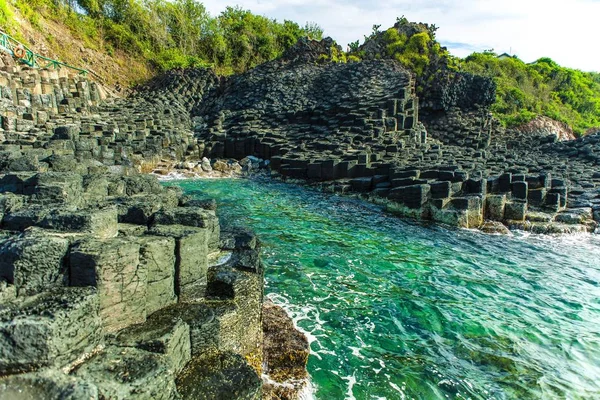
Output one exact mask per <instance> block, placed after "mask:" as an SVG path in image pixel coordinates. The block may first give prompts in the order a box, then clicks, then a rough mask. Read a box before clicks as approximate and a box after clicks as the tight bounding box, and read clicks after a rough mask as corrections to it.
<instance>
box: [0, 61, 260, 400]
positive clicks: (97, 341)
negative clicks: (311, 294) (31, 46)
mask: <svg viewBox="0 0 600 400" xmlns="http://www.w3.org/2000/svg"><path fill="white" fill-rule="evenodd" d="M0 83H3V85H2V86H1V93H2V96H3V98H2V104H1V116H2V126H3V131H2V133H1V134H0V136H2V144H1V145H0V377H1V378H0V398H2V399H31V398H47V399H109V398H110V399H150V398H152V399H179V398H186V399H195V398H197V399H216V398H223V393H227V394H229V393H235V394H236V398H240V399H241V398H244V399H255V398H260V396H261V388H262V383H261V378H260V369H261V363H262V347H263V346H262V303H263V269H262V265H261V263H260V258H259V247H260V245H259V242H258V241H257V239H256V237H255V236H254V235H253V234H252V233H251V232H248V231H245V230H239V229H221V226H220V222H219V220H218V219H217V217H216V214H215V204H214V202H211V201H203V200H200V199H197V198H192V197H189V196H185V195H183V194H182V192H181V190H178V189H177V188H165V187H163V186H162V185H160V184H159V182H158V180H157V179H156V178H155V177H153V176H150V175H142V174H139V172H140V171H143V170H144V169H148V168H150V169H151V167H152V165H153V163H155V162H156V160H160V159H163V158H168V159H172V160H181V159H185V157H186V156H189V157H192V158H193V157H196V155H197V147H196V145H195V144H194V143H195V140H194V138H193V133H192V131H191V130H190V128H191V119H190V116H189V110H188V108H186V104H185V103H184V102H181V103H177V102H172V99H171V98H170V97H169V98H167V97H164V96H162V95H161V94H160V92H159V91H156V93H154V95H153V96H144V95H139V96H138V97H136V98H135V100H134V99H130V100H122V99H102V97H101V96H100V94H101V90H100V88H99V87H98V86H96V85H95V84H94V83H91V82H89V81H88V80H87V79H85V78H83V77H79V76H68V75H63V74H62V72H61V73H59V72H57V71H39V70H31V69H27V68H23V69H21V68H19V67H17V66H14V65H8V66H5V68H4V71H3V72H0ZM148 90H149V89H148ZM182 95H184V94H182ZM195 152H196V153H195ZM206 365H209V366H211V368H205V366H206Z"/></svg>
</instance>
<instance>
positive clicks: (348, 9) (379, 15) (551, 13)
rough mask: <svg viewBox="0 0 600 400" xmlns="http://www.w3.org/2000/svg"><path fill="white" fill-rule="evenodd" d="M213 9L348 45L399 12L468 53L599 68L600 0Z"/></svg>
mask: <svg viewBox="0 0 600 400" xmlns="http://www.w3.org/2000/svg"><path fill="white" fill-rule="evenodd" d="M202 2H203V4H204V5H205V7H206V8H207V10H208V11H209V12H210V13H211V14H212V15H217V14H219V13H220V12H221V11H223V10H224V9H225V7H226V6H228V5H229V6H234V5H239V6H241V7H242V8H244V9H247V10H250V11H252V12H253V13H255V14H260V15H265V16H267V17H270V18H275V19H277V20H279V21H283V20H284V19H288V20H292V21H295V22H297V23H299V24H300V25H303V24H304V23H306V22H316V23H317V24H318V25H319V26H321V28H323V29H324V31H325V32H324V35H325V36H331V37H332V38H333V39H335V40H336V41H337V42H338V44H340V45H342V47H343V48H344V49H345V48H346V46H347V44H348V43H351V42H354V41H356V40H359V39H360V40H361V43H362V41H363V40H364V35H369V34H370V33H371V31H372V27H373V25H375V24H377V25H381V28H380V29H381V30H384V29H387V28H389V27H391V26H393V25H394V23H395V22H396V17H401V16H402V15H404V16H405V17H406V18H408V20H409V21H414V22H427V23H430V24H435V25H436V26H437V27H439V30H438V31H437V39H438V40H439V41H440V42H441V43H442V45H444V46H446V47H448V49H449V50H450V52H451V53H452V54H454V55H456V56H459V57H465V56H467V55H469V54H471V53H472V52H473V51H483V50H490V49H493V50H494V51H495V52H496V53H498V54H501V53H509V54H511V55H516V56H518V57H519V58H520V59H522V60H523V61H525V62H532V61H535V60H537V59H538V58H540V57H550V58H552V59H553V60H554V61H556V62H558V63H559V64H560V65H563V66H566V67H570V68H576V69H581V70H583V71H597V72H600V51H599V49H598V45H597V44H598V41H599V38H600V23H599V22H600V0H560V1H558V0H455V1H450V0H437V1H436V0H412V1H409V0H387V1H381V2H373V1H364V0H313V1H309V0H231V1H223V0H204V1H202Z"/></svg>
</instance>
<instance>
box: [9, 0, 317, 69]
mask: <svg viewBox="0 0 600 400" xmlns="http://www.w3.org/2000/svg"><path fill="white" fill-rule="evenodd" d="M13 3H14V6H15V7H17V8H18V9H19V11H20V12H21V14H22V15H23V16H24V17H25V18H27V19H28V20H29V21H30V22H31V24H32V25H33V26H34V27H35V26H39V23H40V20H39V19H40V16H41V17H43V18H48V19H51V20H55V21H60V22H62V23H64V24H65V25H66V26H67V27H69V28H70V30H71V32H72V33H73V35H74V36H76V37H79V38H81V39H83V41H84V43H85V44H86V46H88V47H90V48H93V49H99V50H104V51H106V52H108V54H113V53H114V52H115V51H122V52H125V53H127V54H130V55H131V56H133V57H137V58H139V59H142V60H145V61H147V62H149V63H151V64H152V65H153V66H154V67H156V68H157V69H159V70H168V69H172V68H177V67H190V66H212V67H214V69H215V71H216V72H217V73H220V74H231V73H239V72H243V71H246V70H248V69H249V68H252V67H254V66H256V65H259V64H261V63H264V62H266V61H269V60H272V59H274V58H276V57H278V56H280V55H281V54H282V53H283V52H284V51H285V50H286V49H288V48H289V47H290V46H292V45H293V44H295V43H296V41H297V40H298V39H299V38H300V37H302V36H310V37H312V38H314V39H321V36H322V30H321V28H319V27H318V26H316V25H314V24H306V25H305V26H304V27H301V26H299V25H298V24H297V23H295V22H292V21H284V22H283V23H280V22H278V21H276V20H274V19H269V18H266V17H263V16H258V15H254V14H252V13H251V12H250V11H246V10H243V9H241V8H239V7H228V8H227V9H226V10H225V11H224V12H222V13H221V14H220V15H218V16H217V17H212V16H211V15H209V13H208V12H207V11H206V9H205V7H204V6H203V5H202V4H201V3H199V2H196V1H194V0H174V1H167V0H14V2H13ZM3 21H7V22H10V21H12V15H11V13H10V8H9V7H7V4H6V0H0V22H2V26H6V27H7V28H6V29H7V30H9V33H12V34H15V33H17V32H16V31H17V27H15V26H11V25H10V23H5V22H3Z"/></svg>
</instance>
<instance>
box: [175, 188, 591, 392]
mask: <svg viewBox="0 0 600 400" xmlns="http://www.w3.org/2000/svg"><path fill="white" fill-rule="evenodd" d="M176 184H178V185H180V186H181V187H183V188H184V189H185V190H186V191H187V192H188V193H192V194H195V195H198V196H201V197H204V196H209V197H214V198H216V199H217V201H218V203H219V214H220V216H222V217H223V218H224V220H226V221H235V222H236V223H237V224H245V225H249V226H251V227H252V228H253V229H254V230H255V231H256V232H257V233H258V234H259V235H260V237H261V239H262V242H263V244H264V247H263V258H264V262H265V264H266V266H267V267H266V282H267V288H266V291H267V293H268V296H269V297H270V298H272V299H273V300H275V301H276V302H277V303H279V304H282V305H283V306H284V307H285V308H286V309H287V311H288V312H289V313H290V314H291V315H292V316H293V318H294V320H295V321H296V323H297V325H298V326H299V327H300V328H301V329H302V330H303V331H305V332H306V333H307V335H308V337H309V339H310V341H311V356H310V358H309V365H308V368H309V372H310V375H311V378H312V382H313V384H314V386H315V387H316V389H315V394H314V396H315V397H316V398H318V399H327V400H329V399H344V398H351V399H352V398H356V399H383V398H386V399H410V398H415V399H466V398H470V399H554V398H556V399H564V398H567V399H600V237H598V236H589V235H586V236H569V237H563V238H550V237H544V236H526V235H515V236H514V237H499V236H487V235H483V234H480V233H478V232H472V231H465V230H447V229H444V228H440V227H435V226H421V225H419V224H416V223H410V222H406V221H403V220H401V219H397V218H394V217H390V216H389V215H385V214H383V213H382V212H381V210H380V209H379V208H378V207H376V206H373V205H371V204H368V203H365V202H361V201H358V200H352V199H348V198H343V197H338V196H334V195H326V194H321V193H318V192H314V191H311V190H308V189H303V188H298V187H294V186H287V185H285V184H279V183H265V182H252V181H245V180H196V181H179V182H177V183H176Z"/></svg>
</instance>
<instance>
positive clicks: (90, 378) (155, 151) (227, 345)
mask: <svg viewBox="0 0 600 400" xmlns="http://www.w3.org/2000/svg"><path fill="white" fill-rule="evenodd" d="M332 45H333V42H331V41H322V42H316V41H310V40H302V41H300V42H299V43H298V45H297V46H296V47H294V48H292V49H290V51H288V52H287V53H286V55H285V56H284V57H283V58H281V59H279V60H275V61H273V62H270V63H266V64H264V65H262V66H259V67H258V68H255V69H254V70H252V71H249V72H247V73H245V74H242V75H238V76H233V77H230V78H218V77H216V76H215V75H214V74H213V73H212V72H211V71H209V70H190V71H172V72H169V73H167V74H165V75H163V76H160V77H157V78H156V79H154V80H153V81H151V82H149V83H148V84H146V85H144V86H143V87H140V88H138V89H137V90H136V91H135V92H134V93H133V94H132V95H131V96H130V97H128V98H127V99H111V98H105V97H104V95H103V93H102V90H101V89H100V88H99V87H98V86H97V85H95V84H93V83H91V82H89V81H87V80H86V79H84V78H82V77H69V76H61V75H59V74H58V73H57V72H55V71H39V70H31V69H27V68H23V69H21V68H17V67H16V66H13V65H5V66H4V67H3V71H1V72H0V94H1V95H2V96H1V97H2V99H1V101H0V116H1V117H2V132H1V133H0V142H1V143H0V332H1V335H0V375H3V378H2V379H0V397H2V396H4V397H7V398H19V397H17V396H18V394H15V393H16V392H15V390H16V391H17V392H19V393H26V395H29V396H34V397H35V396H41V394H42V393H44V394H45V395H48V396H54V398H73V399H79V398H92V399H93V398H115V399H121V398H123V399H124V398H128V399H129V398H140V399H141V398H164V399H176V398H189V399H194V398H198V399H204V398H220V396H221V397H222V396H225V394H227V395H229V396H230V397H235V398H244V399H247V398H258V397H260V396H261V387H262V385H261V381H260V377H259V375H258V373H257V371H260V370H261V366H262V361H263V358H262V334H263V329H265V330H266V331H269V330H270V329H271V328H269V325H268V324H267V325H264V326H263V324H262V322H263V321H262V304H263V298H262V297H263V290H262V287H263V278H262V267H261V265H260V259H259V254H258V251H259V245H258V242H257V241H256V238H255V237H254V236H253V235H252V234H251V233H248V232H246V231H245V230H239V229H221V224H220V222H219V220H218V219H217V217H216V214H215V210H214V208H215V206H214V203H213V202H210V201H201V200H198V199H194V198H190V197H186V196H184V195H183V194H182V193H181V192H180V191H178V190H176V189H173V188H165V187H163V186H161V185H159V183H158V181H157V180H156V179H155V178H153V177H151V176H147V175H142V174H140V172H150V171H152V170H153V169H154V168H155V167H156V165H158V164H159V163H160V162H162V161H164V160H168V161H170V162H173V163H177V162H191V163H198V165H202V166H203V168H207V169H208V168H209V167H210V168H212V167H218V168H221V166H219V165H221V164H226V163H225V162H223V161H220V159H238V160H240V159H243V158H245V157H247V156H254V157H256V158H260V159H262V160H263V162H262V165H263V166H266V165H268V166H269V168H270V169H271V171H272V173H273V174H275V175H278V176H282V177H284V178H286V179H289V178H293V179H302V180H305V181H307V182H310V183H314V184H318V185H321V186H323V187H324V188H327V189H330V190H334V191H337V192H342V193H358V194H361V195H363V196H366V197H368V198H370V199H371V200H373V201H376V202H381V203H383V204H386V205H387V207H388V208H389V209H390V210H392V211H395V212H398V213H401V214H402V215H406V216H411V217H415V218H419V219H431V220H434V221H439V222H443V223H447V224H451V225H454V226H460V227H470V228H471V227H474V228H477V227H480V226H483V227H484V228H485V229H486V230H488V231H489V230H493V231H501V229H497V228H498V226H497V225H495V224H493V223H485V221H486V220H491V221H498V222H503V223H504V224H506V225H508V226H510V227H516V228H521V229H528V230H533V231H536V232H575V231H592V230H594V229H595V228H596V225H597V222H598V221H600V167H599V166H600V133H597V134H592V135H588V136H586V137H584V138H581V139H577V140H572V141H563V142H558V141H557V138H556V135H545V134H542V135H529V136H527V132H518V133H514V134H513V133H508V134H507V133H506V132H504V131H503V130H502V129H498V128H497V127H496V126H495V124H494V120H493V118H491V117H490V115H489V111H488V110H487V108H486V105H485V104H478V103H474V105H473V106H472V107H471V106H467V104H466V103H465V102H467V103H468V101H467V100H466V99H468V98H473V96H477V90H471V89H468V90H467V89H465V88H468V87H477V86H478V85H483V86H485V84H484V83H485V82H484V81H482V80H478V79H477V78H468V79H467V78H465V77H463V78H464V79H467V80H468V82H467V83H466V84H465V85H462V84H456V83H455V84H456V85H457V87H456V88H453V87H452V84H451V83H448V84H447V85H449V86H448V90H447V91H446V92H445V93H447V96H449V97H448V98H452V99H454V100H452V101H451V102H450V103H451V104H452V107H442V109H439V110H436V111H435V112H436V113H437V114H436V118H435V120H433V119H430V120H429V122H428V123H429V127H428V128H426V127H425V126H424V125H423V124H422V123H421V122H420V118H421V117H420V114H421V113H420V112H419V99H418V98H417V96H416V91H415V78H414V76H413V75H412V74H411V73H410V72H409V71H407V70H406V69H405V68H403V67H402V66H401V65H400V64H399V63H398V62H397V61H394V60H371V61H364V62H357V63H347V64H342V63H334V62H330V61H329V60H330V59H331V56H332V52H333V49H332ZM465 82H466V81H465ZM461 85H462V86H461ZM453 91H454V92H453ZM452 93H455V94H452ZM460 93H463V94H464V95H463V94H460ZM461 99H462V100H461ZM450 103H449V104H450ZM463 103H464V104H463ZM429 112H432V111H431V110H430V111H429ZM519 143H525V144H524V145H519ZM203 157H205V158H206V159H204V160H203ZM208 158H210V159H212V160H213V161H212V166H211V162H210V161H208ZM256 158H255V159H256ZM202 160H203V161H202ZM216 160H219V161H216ZM219 163H221V164H219ZM492 228H493V229H492ZM275 317H276V319H277V318H282V316H281V315H278V314H275ZM277 335H278V334H276V335H275V336H273V338H274V341H273V342H272V343H271V344H273V343H275V344H278V343H279V344H282V346H283V344H285V343H287V344H288V345H289V346H288V347H286V348H288V349H289V351H290V353H289V354H290V357H291V358H293V360H292V361H294V365H292V366H291V367H290V368H291V369H292V370H294V369H296V370H297V369H298V368H299V365H300V364H302V363H304V362H305V360H306V349H305V348H304V350H303V347H302V343H300V342H301V341H294V340H291V341H290V342H286V341H284V340H279V339H278V336H277ZM274 347H275V348H276V347H277V346H274ZM270 360H271V361H270V362H269V363H267V366H268V368H274V367H275V366H277V368H279V369H280V370H281V369H282V368H283V366H282V365H281V363H282V362H283V361H281V360H282V359H281V358H277V357H272V358H270ZM283 369H285V368H283ZM275 375H277V374H275ZM280 375H284V376H285V375H286V374H285V373H281V374H280Z"/></svg>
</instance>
